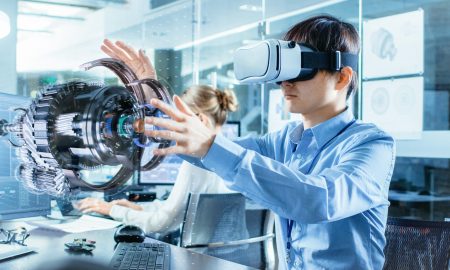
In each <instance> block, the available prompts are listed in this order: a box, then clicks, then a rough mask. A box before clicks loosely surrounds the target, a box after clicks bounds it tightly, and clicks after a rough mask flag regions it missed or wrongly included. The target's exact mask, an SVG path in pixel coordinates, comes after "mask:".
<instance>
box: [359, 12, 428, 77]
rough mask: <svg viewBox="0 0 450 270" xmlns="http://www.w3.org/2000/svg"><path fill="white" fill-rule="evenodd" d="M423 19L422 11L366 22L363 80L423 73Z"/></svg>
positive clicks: (364, 27) (364, 30) (364, 29)
mask: <svg viewBox="0 0 450 270" xmlns="http://www.w3.org/2000/svg"><path fill="white" fill-rule="evenodd" d="M423 17H424V13H423V10H422V9H419V10H416V11H412V12H407V13H401V14H397V15H392V16H388V17H382V18H377V19H373V20H368V21H365V22H364V25H363V63H364V68H363V78H364V79H371V78H380V77H394V76H401V75H409V74H422V73H423V59H424V58H423V55H424V46H423V43H424V34H423V28H424V19H423Z"/></svg>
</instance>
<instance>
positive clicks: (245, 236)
mask: <svg viewBox="0 0 450 270" xmlns="http://www.w3.org/2000/svg"><path fill="white" fill-rule="evenodd" d="M245 205H246V203H245V197H244V196H243V195H241V194H239V193H228V194H205V193H200V194H190V195H189V201H188V205H187V210H186V213H185V219H184V222H183V226H182V229H181V241H180V246H182V247H184V248H188V249H192V250H193V251H196V252H199V253H204V254H208V255H211V256H214V257H218V258H222V259H225V260H229V261H233V262H236V263H240V264H243V265H247V266H251V267H254V268H259V269H273V268H274V265H275V252H274V243H273V238H274V234H273V229H274V216H273V214H272V213H271V212H270V211H269V210H266V209H264V211H262V210H261V211H259V212H257V211H251V212H249V214H248V215H247V212H246V209H245ZM250 236H251V237H250Z"/></svg>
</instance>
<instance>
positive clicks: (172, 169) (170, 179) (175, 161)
mask: <svg viewBox="0 0 450 270" xmlns="http://www.w3.org/2000/svg"><path fill="white" fill-rule="evenodd" d="M182 162H183V160H182V159H181V158H179V157H178V156H175V155H169V156H166V157H165V158H164V159H163V161H162V162H161V164H159V165H158V166H157V167H156V168H154V169H152V170H150V171H143V172H141V175H140V179H139V182H138V184H140V185H171V184H173V183H175V181H176V180H177V175H178V170H179V168H180V165H181V163H182Z"/></svg>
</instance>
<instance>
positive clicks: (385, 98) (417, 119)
mask: <svg viewBox="0 0 450 270" xmlns="http://www.w3.org/2000/svg"><path fill="white" fill-rule="evenodd" d="M363 88H364V92H363V106H362V108H363V120H364V121H365V122H369V123H374V124H376V125H378V126H379V127H380V128H382V129H384V130H385V131H387V132H389V133H390V134H392V135H393V136H394V137H395V138H396V139H405V140H408V139H409V140H413V139H419V138H420V137H421V133H422V126H423V91H424V90H423V77H412V78H402V79H395V80H378V81H368V82H363Z"/></svg>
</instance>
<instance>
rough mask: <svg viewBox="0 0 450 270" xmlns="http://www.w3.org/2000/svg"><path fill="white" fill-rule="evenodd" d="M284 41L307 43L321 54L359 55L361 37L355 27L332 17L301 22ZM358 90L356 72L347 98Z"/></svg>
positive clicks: (320, 17)
mask: <svg viewBox="0 0 450 270" xmlns="http://www.w3.org/2000/svg"><path fill="white" fill-rule="evenodd" d="M284 40H293V41H296V42H298V43H306V44H308V45H311V46H313V47H314V48H315V49H317V50H318V51H321V52H332V51H341V52H348V53H355V54H358V53H359V35H358V32H357V31H356V29H355V27H354V26H353V25H351V24H349V23H346V22H343V21H341V20H339V19H337V18H335V17H333V16H330V15H319V16H314V17H311V18H309V19H306V20H304V21H301V22H299V23H298V24H296V25H294V26H293V27H292V28H291V29H289V31H288V32H287V33H286V35H285V36H284ZM327 72H332V71H327ZM357 89H358V74H357V73H356V70H354V74H353V77H352V80H351V82H350V85H349V87H348V91H347V98H348V97H350V95H351V94H352V92H355V91H356V90H357Z"/></svg>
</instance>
